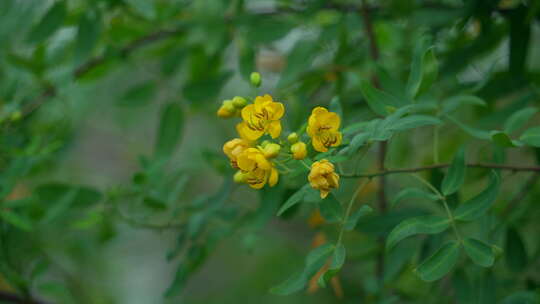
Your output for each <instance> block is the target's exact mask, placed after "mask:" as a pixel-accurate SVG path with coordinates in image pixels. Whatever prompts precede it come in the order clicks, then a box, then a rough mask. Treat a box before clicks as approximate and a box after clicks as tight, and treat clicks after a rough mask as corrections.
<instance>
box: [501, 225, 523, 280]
mask: <svg viewBox="0 0 540 304" xmlns="http://www.w3.org/2000/svg"><path fill="white" fill-rule="evenodd" d="M504 252H505V262H506V265H507V267H508V268H509V269H510V270H512V271H514V272H521V271H523V270H524V269H525V267H527V264H528V257H527V251H526V250H525V244H524V243H523V239H522V238H521V235H520V234H519V232H518V231H517V230H516V229H515V228H513V227H510V228H508V230H507V231H506V242H505V244H504Z"/></svg>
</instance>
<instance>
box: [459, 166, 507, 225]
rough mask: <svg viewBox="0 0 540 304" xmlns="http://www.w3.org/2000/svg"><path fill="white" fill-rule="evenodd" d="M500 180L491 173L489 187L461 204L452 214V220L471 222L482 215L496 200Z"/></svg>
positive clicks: (494, 173) (493, 172)
mask: <svg viewBox="0 0 540 304" xmlns="http://www.w3.org/2000/svg"><path fill="white" fill-rule="evenodd" d="M499 183H500V178H499V176H498V174H497V173H496V172H495V171H491V174H490V176H489V185H488V186H487V188H486V189H484V191H482V192H481V193H480V194H478V195H477V196H475V197H473V198H472V199H470V200H468V201H467V202H465V203H463V204H461V205H460V206H459V207H458V208H457V209H456V211H455V212H454V218H455V219H456V220H460V221H472V220H475V219H477V218H479V217H480V216H482V215H484V213H486V212H487V211H488V209H489V208H490V207H491V204H492V203H493V202H494V201H495V199H496V198H497V193H498V192H499Z"/></svg>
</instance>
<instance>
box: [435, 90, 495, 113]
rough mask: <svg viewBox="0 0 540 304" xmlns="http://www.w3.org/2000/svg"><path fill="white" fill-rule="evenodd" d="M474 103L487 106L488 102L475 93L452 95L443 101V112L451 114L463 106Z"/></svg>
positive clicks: (474, 104)
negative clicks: (474, 94)
mask: <svg viewBox="0 0 540 304" xmlns="http://www.w3.org/2000/svg"><path fill="white" fill-rule="evenodd" d="M466 105H473V106H482V107H485V106H486V105H487V104H486V102H485V101H484V100H482V99H481V98H478V97H476V96H473V95H457V96H452V97H450V98H448V99H446V100H444V101H443V103H442V112H443V113H446V114H449V113H451V112H454V111H455V110H456V109H458V108H461V107H462V106H466Z"/></svg>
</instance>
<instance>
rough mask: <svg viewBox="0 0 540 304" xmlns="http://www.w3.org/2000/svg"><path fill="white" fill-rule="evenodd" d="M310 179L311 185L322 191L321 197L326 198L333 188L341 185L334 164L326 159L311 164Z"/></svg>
mask: <svg viewBox="0 0 540 304" xmlns="http://www.w3.org/2000/svg"><path fill="white" fill-rule="evenodd" d="M308 180H309V183H310V184H311V187H313V188H314V189H318V190H320V191H321V198H326V196H328V193H329V192H330V190H331V189H332V188H338V187H339V175H337V173H336V172H335V169H334V165H333V164H332V163H331V162H329V161H328V160H326V159H321V160H320V161H317V162H314V163H313V164H312V165H311V172H309V176H308Z"/></svg>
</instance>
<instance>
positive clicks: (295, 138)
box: [287, 132, 298, 144]
mask: <svg viewBox="0 0 540 304" xmlns="http://www.w3.org/2000/svg"><path fill="white" fill-rule="evenodd" d="M287 140H288V141H289V142H290V143H291V144H295V143H297V142H298V134H296V132H292V133H291V134H289V136H287Z"/></svg>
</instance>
